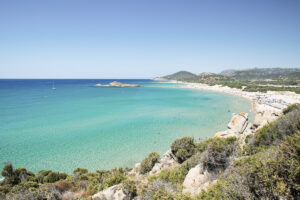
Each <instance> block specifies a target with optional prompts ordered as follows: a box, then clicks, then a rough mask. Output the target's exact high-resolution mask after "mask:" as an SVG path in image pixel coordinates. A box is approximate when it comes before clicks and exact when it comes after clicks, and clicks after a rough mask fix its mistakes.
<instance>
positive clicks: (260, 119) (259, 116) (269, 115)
mask: <svg viewBox="0 0 300 200" xmlns="http://www.w3.org/2000/svg"><path fill="white" fill-rule="evenodd" d="M278 117H279V113H277V112H274V111H272V110H265V111H260V112H258V113H256V116H255V119H254V123H253V126H254V127H255V128H260V127H263V126H264V125H266V124H268V123H270V122H272V121H274V120H275V119H277V118H278Z"/></svg>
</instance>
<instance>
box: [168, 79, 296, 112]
mask: <svg viewBox="0 0 300 200" xmlns="http://www.w3.org/2000/svg"><path fill="white" fill-rule="evenodd" d="M172 82H174V83H175V82H176V83H182V84H181V85H179V86H178V87H180V88H189V89H199V90H207V91H214V92H222V93H226V94H231V95H236V96H239V97H243V98H246V99H248V100H249V101H251V103H252V110H253V112H255V113H257V112H264V111H271V112H274V113H281V112H282V110H283V109H285V108H287V107H288V106H289V105H291V104H295V103H300V94H296V93H294V92H287V91H282V92H279V91H268V92H267V93H262V92H246V91H243V90H241V89H237V88H230V87H227V86H225V87H223V86H221V85H214V86H209V85H206V84H201V83H188V82H180V81H172Z"/></svg>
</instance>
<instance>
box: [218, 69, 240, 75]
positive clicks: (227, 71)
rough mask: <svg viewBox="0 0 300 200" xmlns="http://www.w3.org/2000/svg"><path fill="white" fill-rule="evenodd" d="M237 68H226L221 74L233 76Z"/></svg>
mask: <svg viewBox="0 0 300 200" xmlns="http://www.w3.org/2000/svg"><path fill="white" fill-rule="evenodd" d="M236 71H237V70H234V69H227V70H224V71H222V72H221V73H220V75H222V76H233V75H234V74H235V72H236Z"/></svg>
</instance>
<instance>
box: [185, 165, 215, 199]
mask: <svg viewBox="0 0 300 200" xmlns="http://www.w3.org/2000/svg"><path fill="white" fill-rule="evenodd" d="M212 177H213V176H212V175H211V174H210V173H209V172H208V171H207V170H205V171H204V170H203V168H202V167H201V165H197V166H196V167H194V168H192V169H190V171H189V172H188V174H187V175H186V177H185V179H184V182H183V190H182V192H183V193H190V194H191V195H193V196H195V195H197V194H199V193H200V192H201V191H202V190H206V189H207V188H208V187H209V186H210V185H212V184H213V183H214V182H215V179H213V178H212Z"/></svg>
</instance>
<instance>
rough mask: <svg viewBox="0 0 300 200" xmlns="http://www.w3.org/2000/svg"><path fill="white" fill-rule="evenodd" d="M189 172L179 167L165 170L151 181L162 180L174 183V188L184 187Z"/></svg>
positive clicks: (150, 179) (152, 177)
mask: <svg viewBox="0 0 300 200" xmlns="http://www.w3.org/2000/svg"><path fill="white" fill-rule="evenodd" d="M187 173H188V170H186V169H185V168H183V167H181V166H179V167H176V168H174V169H165V170H162V171H161V172H160V173H159V174H158V175H154V176H151V177H150V178H149V181H153V180H154V179H160V180H161V181H163V182H166V183H172V184H173V185H174V186H178V185H179V186H180V185H182V183H183V181H184V179H185V177H186V175H187Z"/></svg>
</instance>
